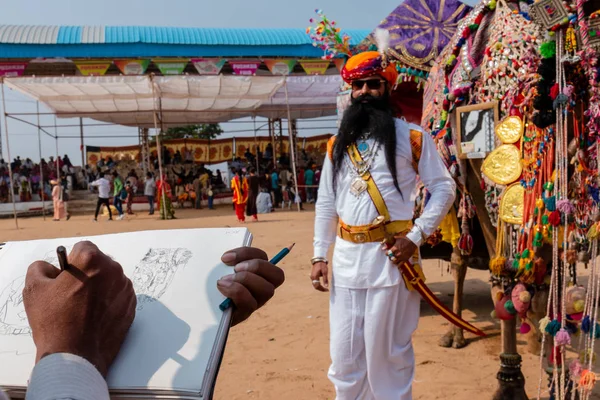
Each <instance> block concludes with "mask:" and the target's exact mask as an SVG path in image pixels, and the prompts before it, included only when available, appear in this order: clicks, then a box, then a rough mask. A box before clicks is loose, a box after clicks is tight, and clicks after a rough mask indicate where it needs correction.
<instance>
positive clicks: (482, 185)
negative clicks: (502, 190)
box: [479, 179, 485, 191]
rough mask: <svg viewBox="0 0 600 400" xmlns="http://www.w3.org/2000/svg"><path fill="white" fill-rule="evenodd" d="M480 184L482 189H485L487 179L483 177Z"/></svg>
mask: <svg viewBox="0 0 600 400" xmlns="http://www.w3.org/2000/svg"><path fill="white" fill-rule="evenodd" d="M479 185H480V186H481V190H483V191H485V181H484V180H483V179H482V180H481V182H480V183H479Z"/></svg>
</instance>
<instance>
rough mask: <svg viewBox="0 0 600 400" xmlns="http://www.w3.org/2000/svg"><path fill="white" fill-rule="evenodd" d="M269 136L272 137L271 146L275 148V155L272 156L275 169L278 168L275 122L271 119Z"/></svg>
mask: <svg viewBox="0 0 600 400" xmlns="http://www.w3.org/2000/svg"><path fill="white" fill-rule="evenodd" d="M269 136H271V146H273V152H272V153H273V154H271V157H272V159H271V161H272V162H273V168H277V163H276V162H275V153H276V152H275V121H273V120H272V119H271V118H269Z"/></svg>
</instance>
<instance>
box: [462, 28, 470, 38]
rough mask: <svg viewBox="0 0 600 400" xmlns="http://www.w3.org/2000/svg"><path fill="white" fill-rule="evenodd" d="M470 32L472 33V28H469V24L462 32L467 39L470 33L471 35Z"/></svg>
mask: <svg viewBox="0 0 600 400" xmlns="http://www.w3.org/2000/svg"><path fill="white" fill-rule="evenodd" d="M470 34H471V30H470V29H469V27H468V26H467V27H466V28H465V30H464V31H463V33H462V37H463V38H464V39H467V38H468V37H469V35H470Z"/></svg>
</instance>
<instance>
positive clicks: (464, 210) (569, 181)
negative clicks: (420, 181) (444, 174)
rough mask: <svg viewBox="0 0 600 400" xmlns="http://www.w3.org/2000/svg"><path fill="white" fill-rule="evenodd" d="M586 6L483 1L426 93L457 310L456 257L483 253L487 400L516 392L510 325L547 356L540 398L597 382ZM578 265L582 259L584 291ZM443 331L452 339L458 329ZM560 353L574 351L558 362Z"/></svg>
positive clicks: (592, 119)
mask: <svg viewBox="0 0 600 400" xmlns="http://www.w3.org/2000/svg"><path fill="white" fill-rule="evenodd" d="M530 3H532V4H530ZM599 8H600V4H598V2H595V1H589V2H587V3H586V4H584V2H583V1H578V2H562V1H557V0H539V1H537V2H535V3H534V2H528V1H518V2H511V3H509V2H505V1H502V0H499V1H498V2H496V1H495V0H491V1H485V2H483V3H481V4H479V5H478V6H476V7H475V8H474V9H473V11H471V13H470V14H469V15H468V16H467V17H466V18H465V19H463V20H462V21H461V25H460V26H459V28H458V32H457V34H456V36H455V37H454V38H453V40H452V41H451V43H450V44H449V45H448V47H447V48H446V49H445V51H444V52H443V54H442V55H441V56H440V57H439V58H438V59H437V64H436V65H434V67H433V68H432V70H431V71H430V75H429V80H428V86H427V87H426V89H425V98H424V103H425V105H426V107H425V109H424V115H423V126H424V127H425V128H426V129H428V130H429V131H431V134H432V135H433V136H434V137H435V138H436V141H437V143H438V150H439V152H440V154H442V155H443V156H444V158H445V159H446V163H447V165H448V167H449V170H450V172H451V173H452V174H453V175H454V176H455V178H456V180H457V183H458V184H459V187H461V200H460V205H459V208H458V214H457V216H458V218H459V219H460V220H461V235H460V238H459V240H458V243H457V246H456V247H455V248H454V252H453V267H454V271H455V276H456V280H457V291H458V293H457V296H456V297H455V307H457V310H456V311H457V312H459V311H460V295H461V294H462V293H460V290H461V288H460V286H461V285H462V280H463V279H464V273H465V268H464V266H465V265H467V266H473V265H474V264H475V265H476V264H477V263H478V260H477V258H478V257H474V256H475V252H476V251H477V249H478V248H480V249H481V250H486V251H487V253H488V255H489V259H490V262H489V268H490V270H491V273H492V282H493V289H492V297H493V300H494V304H495V307H494V308H495V310H494V314H495V316H496V317H497V318H499V319H500V320H501V327H502V338H503V340H502V353H501V355H500V358H501V364H502V366H501V370H500V373H499V374H498V379H499V381H500V386H499V389H498V391H497V392H496V394H495V396H494V398H495V399H525V398H527V396H526V394H525V391H524V388H523V384H524V377H523V376H522V374H521V372H520V359H521V358H520V356H519V355H518V353H517V349H516V324H517V321H520V323H521V325H520V331H521V333H524V334H529V338H530V339H531V343H532V344H533V346H530V349H532V350H534V351H540V348H541V353H540V354H541V357H544V356H546V357H547V359H546V361H547V363H546V365H545V367H546V368H544V369H543V371H544V372H547V373H548V374H549V375H550V380H549V382H550V385H549V386H550V394H551V396H552V398H556V399H566V398H569V399H574V398H576V397H575V395H576V392H577V394H578V395H579V396H580V398H588V397H589V395H590V393H591V390H592V388H593V386H594V382H595V381H596V379H597V377H596V375H595V373H594V372H593V367H594V363H595V361H594V358H595V357H593V356H592V354H593V350H594V339H595V338H596V337H600V325H598V326H596V325H597V324H596V323H595V322H594V321H595V320H596V318H597V310H598V300H597V298H598V293H599V291H598V289H599V288H598V279H597V276H596V274H597V273H596V268H595V267H596V258H597V255H598V253H597V252H598V250H597V238H598V226H597V224H598V221H600V212H599V211H598V202H599V200H600V198H599V191H598V185H599V183H600V182H599V181H598V163H597V155H598V148H597V146H598V145H597V143H598V135H597V133H598V132H599V127H600V106H599V104H600V97H599V94H600V90H599V88H598V69H597V54H596V51H597V48H598V46H599V40H598V36H599V34H600V21H599V20H598V19H597V18H596V16H597V15H598V14H600V10H598V9H599ZM431 105H432V106H431ZM428 106H429V107H428ZM425 197H426V196H425ZM473 214H475V215H473ZM472 216H476V220H477V221H478V222H479V224H478V225H477V224H476V223H474V222H475V218H473V219H471V217H472ZM470 219H471V221H470ZM473 227H475V228H477V227H479V228H480V229H481V235H480V234H479V232H477V234H474V232H473V230H472V229H473ZM442 228H443V227H442ZM479 237H481V238H482V239H483V240H480V241H483V242H484V244H485V245H483V243H478V242H477V238H479ZM482 253H483V252H482ZM577 262H581V263H586V264H587V263H589V262H591V264H592V272H591V273H592V277H591V278H590V280H589V283H588V287H587V288H584V287H582V286H579V285H578V282H577V274H576V271H577V269H576V264H577ZM453 331H454V332H453V334H450V335H452V342H453V343H452V344H453V345H455V346H456V344H457V342H458V344H460V343H461V342H462V332H460V331H459V330H458V329H457V328H453ZM596 332H598V333H596ZM575 334H578V343H577V344H576V343H575V339H573V342H572V341H571V337H572V336H573V335H575ZM574 337H575V336H573V338H574ZM442 342H443V340H442ZM539 342H541V343H539ZM537 343H539V345H538V346H535V344H537ZM444 344H446V343H444ZM567 348H574V349H576V350H578V352H577V354H579V357H578V358H575V359H573V360H571V361H570V363H569V365H568V368H567V360H566V355H565V353H566V349H567ZM542 359H543V358H542ZM540 373H541V371H540ZM540 382H542V380H541V377H540ZM540 386H541V385H540ZM575 388H576V389H577V390H573V389H575ZM541 390H542V389H541V387H540V388H539V389H538V398H539V396H540V393H541Z"/></svg>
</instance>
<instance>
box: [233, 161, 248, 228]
mask: <svg viewBox="0 0 600 400" xmlns="http://www.w3.org/2000/svg"><path fill="white" fill-rule="evenodd" d="M231 190H232V191H233V204H234V206H235V215H236V216H237V219H238V221H239V222H245V221H246V216H245V215H244V213H245V211H246V203H247V202H248V181H247V180H246V178H244V177H243V176H242V171H241V170H238V171H237V174H236V175H235V176H234V177H233V179H232V180H231Z"/></svg>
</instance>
